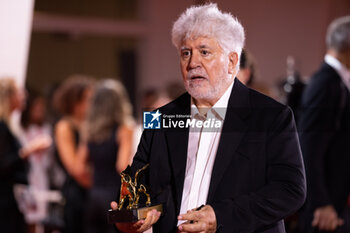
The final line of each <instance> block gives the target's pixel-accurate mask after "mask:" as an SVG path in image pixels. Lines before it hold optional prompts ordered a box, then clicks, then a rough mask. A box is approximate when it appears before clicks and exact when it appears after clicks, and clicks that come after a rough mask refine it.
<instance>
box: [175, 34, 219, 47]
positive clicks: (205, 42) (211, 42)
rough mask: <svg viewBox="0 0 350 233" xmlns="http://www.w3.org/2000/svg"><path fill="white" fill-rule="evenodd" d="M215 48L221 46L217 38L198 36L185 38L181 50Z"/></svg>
mask: <svg viewBox="0 0 350 233" xmlns="http://www.w3.org/2000/svg"><path fill="white" fill-rule="evenodd" d="M213 46H219V43H218V41H217V39H216V38H215V37H207V36H198V37H189V38H184V39H183V40H182V44H181V47H180V49H188V48H192V47H195V48H208V47H213ZM219 47H220V46H219Z"/></svg>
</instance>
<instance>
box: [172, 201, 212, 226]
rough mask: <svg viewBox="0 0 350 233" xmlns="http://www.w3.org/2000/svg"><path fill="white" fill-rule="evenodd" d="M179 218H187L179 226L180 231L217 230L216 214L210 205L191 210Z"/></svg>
mask: <svg viewBox="0 0 350 233" xmlns="http://www.w3.org/2000/svg"><path fill="white" fill-rule="evenodd" d="M178 220H187V222H185V223H183V224H181V225H180V226H179V227H178V229H179V232H205V233H214V232H216V228H217V223H216V216H215V212H214V209H213V208H212V207H211V206H210V205H205V206H204V207H203V208H201V209H200V210H190V211H188V212H187V213H186V214H182V215H180V216H179V217H178Z"/></svg>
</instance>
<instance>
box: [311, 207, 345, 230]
mask: <svg viewBox="0 0 350 233" xmlns="http://www.w3.org/2000/svg"><path fill="white" fill-rule="evenodd" d="M343 224H344V220H342V219H340V218H338V214H337V212H336V211H335V209H334V207H333V206H331V205H327V206H323V207H319V208H317V209H316V210H315V211H314V219H313V220H312V226H313V227H318V229H319V230H323V231H334V230H335V229H337V227H338V226H341V225H343Z"/></svg>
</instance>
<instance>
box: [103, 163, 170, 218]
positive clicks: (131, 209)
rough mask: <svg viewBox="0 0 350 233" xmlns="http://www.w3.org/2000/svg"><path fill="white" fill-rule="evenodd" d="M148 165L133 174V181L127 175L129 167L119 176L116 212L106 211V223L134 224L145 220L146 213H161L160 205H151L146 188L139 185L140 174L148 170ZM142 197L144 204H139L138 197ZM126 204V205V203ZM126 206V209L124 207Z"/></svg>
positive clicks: (161, 207)
mask: <svg viewBox="0 0 350 233" xmlns="http://www.w3.org/2000/svg"><path fill="white" fill-rule="evenodd" d="M148 166H149V164H146V165H145V166H144V167H142V168H141V169H139V170H137V171H136V173H135V178H134V180H133V179H132V177H131V175H130V174H128V171H130V166H128V167H127V168H126V169H125V170H124V171H123V172H122V173H121V174H120V176H121V187H120V197H119V203H118V209H117V210H112V209H109V210H108V222H109V223H116V222H136V221H138V220H140V219H145V218H146V216H147V212H148V211H150V210H152V209H156V210H157V211H159V212H161V213H162V212H163V206H162V204H158V205H153V206H152V205H151V196H150V195H149V193H147V189H146V186H145V185H144V184H139V180H138V179H139V178H140V176H141V175H142V173H143V172H144V171H145V170H146V169H147V168H148ZM141 195H144V196H145V198H146V201H145V203H144V204H140V203H139V201H140V196H141ZM126 202H127V203H126ZM125 204H127V206H126V208H125V207H124V205H125Z"/></svg>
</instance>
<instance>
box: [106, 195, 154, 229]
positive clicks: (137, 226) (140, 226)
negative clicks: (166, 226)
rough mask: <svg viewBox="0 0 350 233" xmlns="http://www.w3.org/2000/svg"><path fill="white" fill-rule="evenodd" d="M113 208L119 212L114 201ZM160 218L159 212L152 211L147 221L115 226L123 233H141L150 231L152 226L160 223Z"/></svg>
mask: <svg viewBox="0 0 350 233" xmlns="http://www.w3.org/2000/svg"><path fill="white" fill-rule="evenodd" d="M111 208H112V209H113V210H117V209H118V204H117V203H116V202H115V201H112V202H111ZM159 217H160V212H158V211H157V210H151V211H148V213H147V217H146V219H141V220H139V221H137V222H123V223H116V224H115V226H116V227H117V228H118V230H119V231H121V232H123V233H140V232H144V231H146V230H148V229H150V228H151V227H152V225H153V224H155V223H156V222H157V221H158V219H159Z"/></svg>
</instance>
